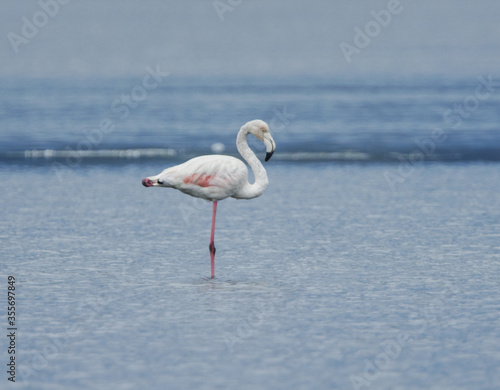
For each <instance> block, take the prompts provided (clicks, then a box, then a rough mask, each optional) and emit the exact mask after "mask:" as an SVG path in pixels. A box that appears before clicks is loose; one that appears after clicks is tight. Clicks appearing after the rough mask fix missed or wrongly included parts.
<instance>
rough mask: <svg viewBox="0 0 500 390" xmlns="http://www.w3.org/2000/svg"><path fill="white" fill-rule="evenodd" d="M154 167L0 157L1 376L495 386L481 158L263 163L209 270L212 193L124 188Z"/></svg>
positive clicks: (491, 224)
mask: <svg viewBox="0 0 500 390" xmlns="http://www.w3.org/2000/svg"><path fill="white" fill-rule="evenodd" d="M166 164H168V163H162V162H151V163H144V164H129V165H105V164H102V165H100V164H96V165H85V164H82V165H80V166H78V167H75V168H73V169H72V170H71V171H68V172H65V173H64V174H63V175H62V176H59V177H58V176H57V175H56V174H55V173H54V171H53V170H52V168H51V166H50V165H40V166H26V165H24V164H23V165H15V164H8V165H7V164H3V165H0V180H1V181H2V182H3V183H8V184H9V185H7V186H4V187H3V188H2V209H1V211H0V216H1V218H0V232H1V239H2V245H1V247H0V257H1V259H2V262H1V263H2V269H1V274H2V280H3V282H2V283H4V286H6V277H7V275H14V276H15V277H16V279H17V280H18V282H17V288H18V290H17V299H18V329H19V331H18V359H19V360H18V361H19V366H18V383H16V386H17V387H18V388H20V389H42V390H43V389H51V390H54V389H55V390H57V389H80V388H81V389H88V388H93V389H105V388H110V387H113V388H116V389H133V388H137V387H138V386H140V387H143V388H179V389H180V388H200V389H215V388H218V389H219V388H226V389H234V388H241V389H255V388H262V389H290V388H294V389H302V388H303V389H306V388H307V389H311V388H315V389H331V388H336V389H349V388H367V386H368V384H370V387H371V388H377V389H397V388H401V389H403V388H404V389H422V388H427V389H471V388H474V389H494V388H497V386H498V383H500V375H499V372H500V370H498V367H499V364H500V353H499V352H498V351H500V325H499V324H500V322H499V316H500V303H499V302H500V293H499V291H500V289H499V280H500V269H499V268H500V267H499V257H500V246H499V244H498V242H499V236H500V229H499V228H500V199H499V195H498V194H499V193H500V173H499V170H498V165H497V164H494V163H491V164H488V163H468V164H464V163H454V164H444V163H425V164H417V165H415V166H414V171H413V172H412V173H411V174H410V175H408V176H407V177H405V179H404V180H402V181H401V182H397V183H392V185H390V184H389V183H388V181H387V179H386V177H387V175H388V174H390V173H394V172H397V170H398V164H375V163H372V164H354V163H352V164H333V163H302V164H294V163H280V162H273V160H271V161H270V162H269V163H267V165H266V168H267V170H268V174H269V178H270V186H269V188H268V189H267V191H266V192H265V193H264V195H263V196H261V197H260V198H257V199H254V200H251V201H242V200H233V199H229V200H225V201H223V202H220V204H219V208H218V215H217V227H216V235H215V243H216V247H217V254H216V269H215V271H216V279H215V280H210V279H208V276H209V273H210V261H209V259H210V257H209V253H208V240H209V229H210V218H211V205H210V204H209V203H207V202H204V201H200V200H197V199H195V198H190V197H188V196H186V195H184V194H182V193H179V192H177V191H174V190H163V189H146V188H144V187H142V186H141V183H140V181H141V179H142V178H143V177H145V176H146V175H151V174H154V173H157V172H159V171H160V170H161V169H162V168H164V167H165V166H166ZM4 345H5V344H4ZM5 348H6V346H5ZM0 356H3V359H4V360H6V358H5V357H6V356H7V355H6V353H5V352H2V353H1V354H0ZM3 380H6V379H5V374H4V379H3ZM356 386H357V387H356Z"/></svg>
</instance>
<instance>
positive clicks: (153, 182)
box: [142, 169, 170, 187]
mask: <svg viewBox="0 0 500 390" xmlns="http://www.w3.org/2000/svg"><path fill="white" fill-rule="evenodd" d="M165 171H166V169H165V170H164V171H163V172H162V173H160V174H159V175H156V176H150V177H146V178H145V179H142V185H143V186H144V187H170V185H168V183H167V181H166V180H165V178H164V177H162V176H163V174H164V173H165Z"/></svg>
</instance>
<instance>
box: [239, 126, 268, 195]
mask: <svg viewBox="0 0 500 390" xmlns="http://www.w3.org/2000/svg"><path fill="white" fill-rule="evenodd" d="M247 136H248V130H247V129H246V128H245V127H242V128H241V129H240V131H239V133H238V137H237V138H236V147H237V148H238V152H240V154H241V156H242V157H243V158H244V159H245V161H246V162H247V163H248V165H250V168H252V171H253V174H254V176H255V182H254V183H253V184H250V183H249V182H248V181H247V183H246V184H245V185H244V186H243V187H242V188H241V189H240V190H239V191H238V193H237V194H236V195H235V196H234V197H235V198H245V199H251V198H256V197H257V196H260V195H261V194H262V193H263V192H264V190H265V189H266V188H267V184H268V183H269V182H268V180H267V173H266V170H265V169H264V167H263V165H262V163H261V162H260V161H259V159H258V158H257V156H255V153H254V152H253V151H252V149H250V147H249V146H248V141H247Z"/></svg>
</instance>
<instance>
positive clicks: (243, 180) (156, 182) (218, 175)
mask: <svg viewBox="0 0 500 390" xmlns="http://www.w3.org/2000/svg"><path fill="white" fill-rule="evenodd" d="M248 134H252V135H254V136H255V137H257V138H258V139H259V140H260V141H262V142H263V143H264V145H265V146H266V152H267V154H266V161H267V160H269V159H270V158H271V156H272V154H273V153H274V150H275V149H276V145H275V143H274V140H273V138H272V137H271V134H270V132H269V126H268V125H267V123H265V122H264V121H261V120H259V119H256V120H253V121H250V122H248V123H246V124H245V125H243V126H242V127H241V129H240V131H239V132H238V136H237V138H236V146H237V148H238V151H239V152H240V154H241V156H242V157H243V158H244V159H245V161H246V162H247V163H248V164H249V165H250V167H251V168H252V171H253V173H254V176H255V182H254V183H252V184H250V183H249V182H248V168H247V166H246V165H245V163H243V162H242V161H241V160H239V159H237V158H235V157H231V156H222V155H211V156H201V157H195V158H193V159H191V160H189V161H186V162H185V163H183V164H180V165H176V166H174V167H171V168H167V169H165V170H164V171H163V172H162V173H160V174H159V175H156V176H150V177H147V178H146V179H144V180H143V181H142V184H143V185H144V186H145V187H166V188H175V189H177V190H179V191H182V192H184V193H185V194H188V195H191V196H195V197H197V198H202V199H206V200H210V201H213V214H212V232H211V233H212V234H211V240H210V245H209V248H210V255H211V260H212V278H214V257H215V246H214V230H215V215H216V211H217V201H219V200H222V199H225V198H228V197H233V198H237V199H252V198H255V197H257V196H260V195H261V194H262V193H263V192H264V190H265V189H266V188H267V184H268V179H267V173H266V170H265V169H264V167H263V166H262V164H261V162H260V161H259V159H258V158H257V157H256V156H255V154H254V152H253V151H252V150H251V149H250V147H249V146H248V142H247V136H248Z"/></svg>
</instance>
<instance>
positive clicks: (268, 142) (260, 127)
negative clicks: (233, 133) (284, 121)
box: [243, 119, 276, 161]
mask: <svg viewBox="0 0 500 390" xmlns="http://www.w3.org/2000/svg"><path fill="white" fill-rule="evenodd" d="M243 128H245V129H246V130H247V131H248V132H249V133H250V134H253V135H254V136H255V137H256V138H257V139H258V140H260V141H262V142H264V145H265V146H266V160H265V161H268V160H269V159H270V158H271V156H272V155H273V153H274V151H275V150H276V143H275V142H274V139H273V137H271V133H270V131H269V126H268V124H267V123H266V122H264V121H261V120H260V119H255V120H253V121H250V122H247V123H245V124H244V125H243Z"/></svg>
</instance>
